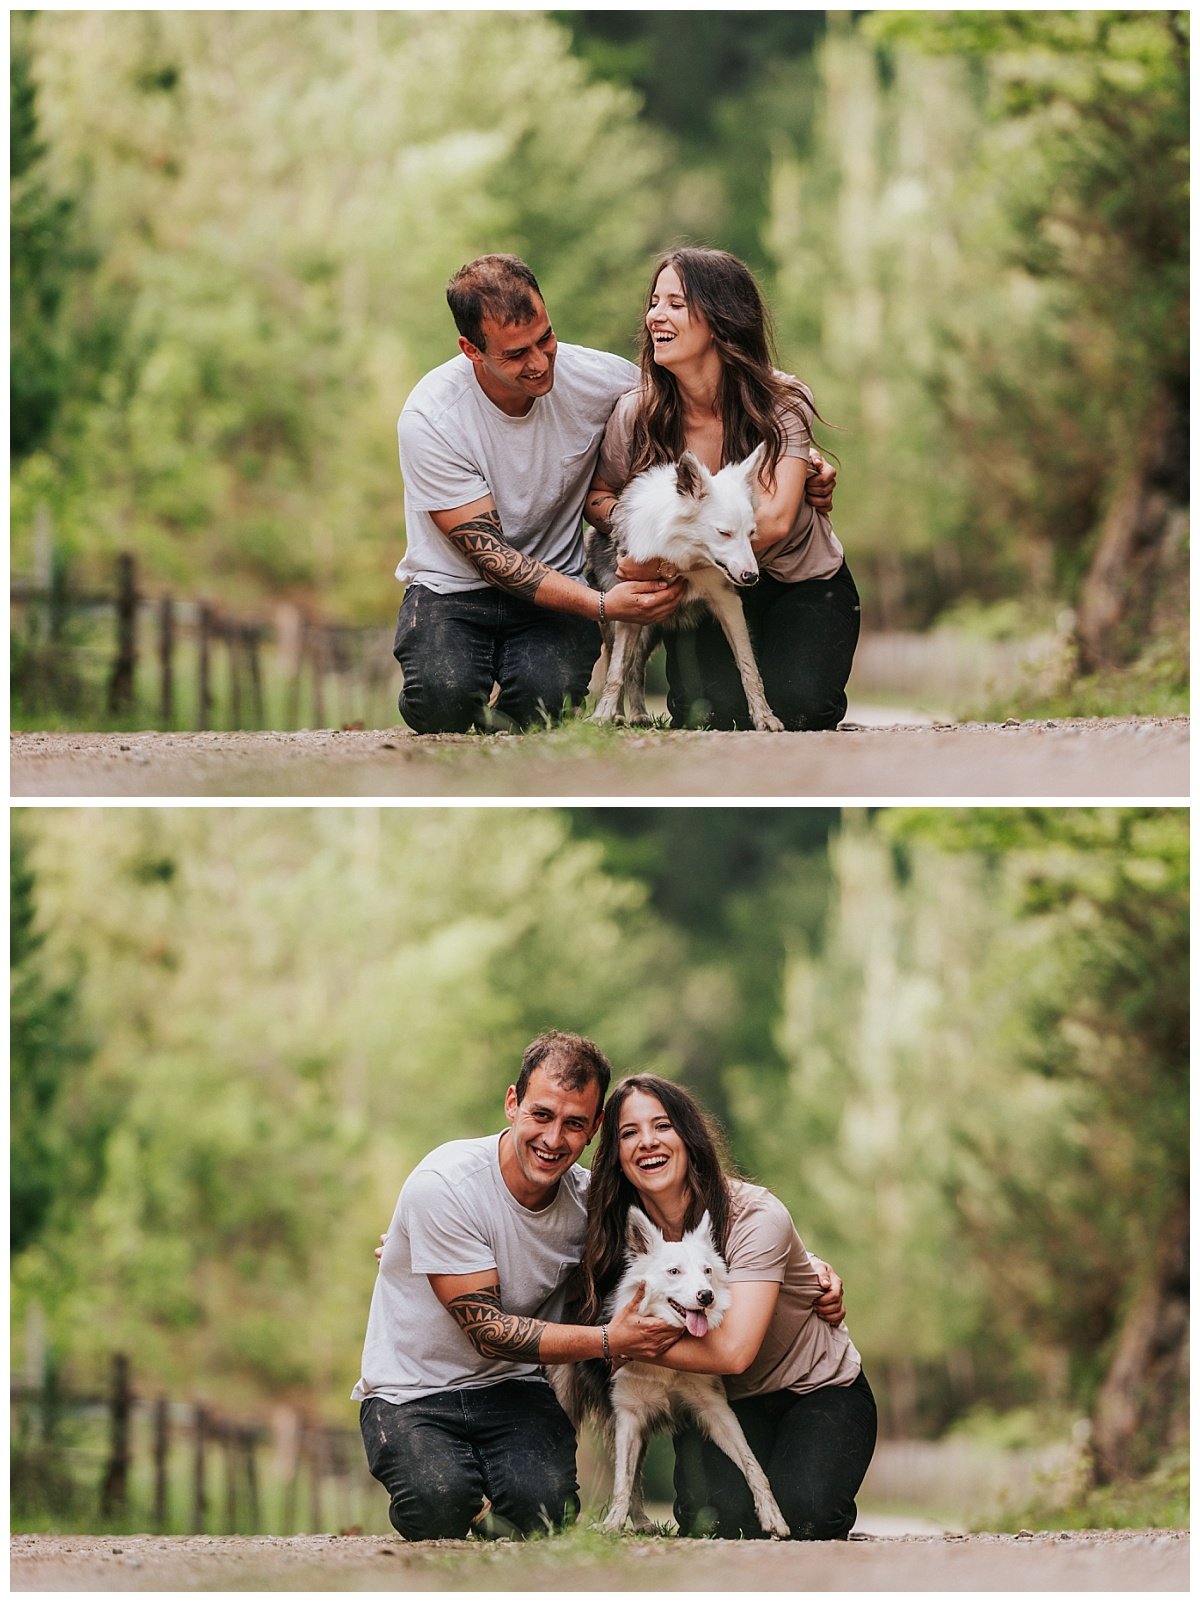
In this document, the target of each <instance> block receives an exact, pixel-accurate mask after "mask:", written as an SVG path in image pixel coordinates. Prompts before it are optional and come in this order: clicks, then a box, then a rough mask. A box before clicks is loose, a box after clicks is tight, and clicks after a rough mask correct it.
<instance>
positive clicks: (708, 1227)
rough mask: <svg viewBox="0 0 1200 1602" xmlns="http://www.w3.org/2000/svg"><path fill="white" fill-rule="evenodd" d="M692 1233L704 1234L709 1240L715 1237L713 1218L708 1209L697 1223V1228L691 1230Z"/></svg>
mask: <svg viewBox="0 0 1200 1602" xmlns="http://www.w3.org/2000/svg"><path fill="white" fill-rule="evenodd" d="M690 1233H691V1234H693V1235H704V1236H706V1237H707V1238H708V1239H709V1240H711V1239H712V1238H713V1233H712V1219H711V1218H710V1217H709V1216H708V1212H707V1211H705V1214H704V1217H703V1218H702V1219H701V1220H700V1222H699V1223H698V1224H697V1225H696V1227H695V1229H693V1230H691V1231H690Z"/></svg>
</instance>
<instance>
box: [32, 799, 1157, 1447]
mask: <svg viewBox="0 0 1200 1602" xmlns="http://www.w3.org/2000/svg"><path fill="white" fill-rule="evenodd" d="M16 842H17V852H18V861H19V867H20V871H19V872H18V873H17V874H16V875H15V876H14V879H13V896H14V920H15V921H14V928H15V930H16V931H17V934H18V936H19V938H17V939H15V940H14V943H13V965H14V966H13V978H14V1013H15V1020H16V1028H15V1030H14V1049H13V1087H14V1092H13V1093H14V1103H13V1106H14V1119H13V1140H14V1172H15V1173H16V1174H18V1175H21V1174H23V1173H26V1172H29V1171H36V1172H38V1173H40V1174H43V1175H48V1176H49V1181H50V1183H49V1185H48V1186H46V1185H44V1186H43V1187H42V1191H41V1192H38V1193H37V1194H36V1195H34V1196H33V1198H32V1200H30V1199H29V1198H28V1197H26V1196H25V1194H24V1192H22V1191H20V1190H18V1193H17V1196H16V1200H15V1203H14V1211H13V1231H14V1234H13V1244H14V1252H15V1256H14V1261H13V1301H12V1312H13V1319H14V1340H15V1341H16V1342H17V1343H18V1349H19V1343H20V1340H21V1338H22V1330H23V1321H24V1317H25V1312H26V1309H27V1308H28V1307H29V1306H30V1305H31V1303H33V1302H35V1301H36V1302H38V1303H40V1304H41V1305H42V1307H43V1308H44V1309H45V1310H46V1314H47V1317H48V1321H49V1327H50V1331H51V1341H52V1345H53V1346H54V1348H55V1349H56V1351H57V1352H58V1354H59V1355H60V1357H61V1358H62V1359H63V1360H64V1361H65V1362H66V1363H67V1365H68V1368H69V1369H74V1370H75V1371H76V1372H82V1373H88V1372H90V1368H89V1365H92V1364H94V1363H96V1361H97V1359H98V1353H97V1348H96V1331H98V1330H102V1331H103V1332H104V1341H105V1343H106V1345H107V1346H112V1347H118V1346H119V1347H122V1348H124V1349H126V1350H128V1351H129V1352H130V1353H131V1354H132V1356H133V1362H134V1368H135V1371H136V1372H137V1374H138V1375H139V1376H141V1378H142V1381H143V1382H144V1383H146V1384H150V1383H153V1384H154V1385H162V1386H164V1387H167V1388H172V1389H175V1390H176V1392H177V1393H178V1394H182V1395H192V1394H200V1395H205V1396H207V1397H208V1398H209V1399H210V1400H212V1401H214V1402H218V1403H219V1404H221V1405H225V1406H234V1405H238V1404H242V1405H248V1404H250V1403H251V1402H254V1403H258V1402H261V1401H263V1400H265V1399H267V1398H280V1397H284V1398H288V1399H291V1400H293V1401H295V1400H301V1399H302V1400H303V1401H304V1402H305V1403H306V1404H307V1405H308V1406H309V1407H310V1408H311V1409H313V1410H314V1411H316V1412H318V1413H324V1414H325V1416H327V1417H328V1418H330V1419H331V1420H337V1419H346V1418H348V1417H349V1410H348V1404H347V1400H346V1399H347V1396H348V1392H349V1388H350V1386H351V1385H352V1383H353V1381H354V1379H355V1377H356V1374H357V1364H358V1357H359V1350H360V1344H361V1339H362V1332H363V1328H364V1323H365V1317H366V1309H367V1305H368V1302H369V1299H370V1291H371V1283H372V1277H373V1273H374V1262H373V1260H372V1257H371V1247H372V1245H373V1243H374V1240H375V1237H376V1236H377V1234H378V1232H379V1231H380V1229H382V1228H383V1227H384V1226H385V1225H386V1223H387V1220H388V1218H389V1217H390V1216H391V1211H392V1207H393V1205H394V1201H395V1197H396V1194H397V1192H398V1190H399V1188H400V1185H401V1183H402V1182H403V1180H404V1178H405V1176H406V1175H407V1173H408V1172H409V1171H410V1169H411V1168H412V1166H413V1165H414V1163H415V1162H416V1161H417V1160H419V1158H420V1157H421V1156H423V1155H424V1153H425V1152H426V1151H427V1150H429V1149H430V1148H431V1147H433V1146H434V1145H436V1144H438V1143H439V1142H441V1141H442V1140H445V1139H450V1138H454V1137H457V1136H462V1135H470V1134H475V1133H481V1132H484V1131H486V1130H489V1129H494V1128H497V1127H499V1126H500V1124H501V1119H502V1113H501V1108H502V1099H503V1093H504V1089H505V1086H506V1085H507V1084H508V1083H509V1082H510V1080H511V1079H512V1077H513V1076H514V1073H515V1068H516V1065H517V1063H518V1061H519V1056H520V1052H521V1050H522V1048H523V1047H524V1045H525V1043H526V1042H527V1041H528V1040H529V1039H530V1038H531V1037H532V1036H533V1035H534V1034H535V1033H536V1032H537V1031H538V1030H539V1029H541V1028H543V1027H547V1026H561V1027H569V1028H575V1029H579V1030H582V1031H584V1032H586V1033H589V1034H591V1035H593V1036H594V1037H595V1038H597V1039H598V1040H600V1042H601V1043H602V1044H603V1046H604V1047H605V1049H606V1050H607V1052H608V1053H609V1055H610V1056H611V1058H612V1060H613V1063H614V1065H615V1066H616V1068H617V1069H618V1071H628V1070H632V1069H634V1068H641V1069H653V1070H657V1071H660V1072H663V1073H666V1074H668V1075H670V1076H672V1077H676V1078H680V1079H682V1080H683V1081H684V1082H686V1083H688V1084H690V1085H691V1086H692V1087H693V1088H694V1089H695V1090H696V1091H697V1093H698V1094H700V1095H701V1096H702V1098H703V1099H704V1100H705V1101H706V1103H708V1104H709V1105H710V1106H711V1107H713V1108H714V1109H716V1110H718V1111H719V1112H720V1113H721V1114H722V1116H723V1118H724V1121H725V1123H726V1125H727V1127H728V1130H729V1133H730V1137H731V1143H732V1147H733V1151H734V1153H735V1156H736V1158H737V1160H738V1161H739V1163H740V1164H741V1165H742V1167H743V1169H744V1170H745V1171H747V1172H748V1173H750V1174H751V1175H753V1176H754V1177H756V1178H758V1179H759V1180H761V1181H762V1182H764V1183H766V1184H768V1185H770V1186H771V1187H772V1188H773V1189H775V1190H776V1191H777V1192H778V1194H779V1195H781V1196H782V1197H783V1199H784V1200H785V1201H786V1202H787V1204H788V1205H789V1207H791V1209H792V1210H793V1213H794V1216H795V1218H796V1220H797V1224H798V1227H799V1229H800V1232H801V1235H802V1237H803V1238H804V1239H805V1241H806V1243H808V1244H810V1245H811V1246H812V1247H813V1248H814V1249H816V1250H819V1251H821V1252H822V1253H824V1254H825V1255H827V1256H828V1257H829V1258H830V1259H831V1260H832V1261H833V1262H834V1263H835V1264H836V1265H837V1267H838V1268H839V1270H840V1271H841V1272H842V1274H843V1275H844V1277H845V1279H846V1281H847V1284H848V1287H849V1290H848V1302H849V1312H850V1328H851V1331H852V1333H853V1335H854V1337H855V1339H856V1341H857V1342H858V1344H859V1346H860V1348H861V1350H862V1351H863V1353H864V1357H865V1359H866V1363H867V1366H868V1369H869V1371H870V1373H871V1374H872V1376H873V1378H874V1379H875V1381H876V1388H877V1390H878V1391H879V1393H880V1398H881V1403H882V1407H883V1413H884V1419H885V1423H886V1426H887V1428H889V1429H890V1430H892V1431H901V1432H906V1431H917V1432H932V1431H937V1430H939V1429H941V1428H943V1427H944V1426H946V1425H947V1424H948V1423H950V1422H951V1421H953V1420H955V1419H961V1418H963V1417H966V1416H968V1415H970V1414H971V1413H972V1411H973V1410H978V1409H980V1408H989V1409H993V1410H1003V1409H1006V1408H1012V1407H1016V1406H1025V1407H1031V1408H1035V1409H1038V1410H1040V1411H1041V1413H1042V1415H1043V1418H1044V1421H1045V1427H1046V1428H1047V1429H1050V1428H1052V1427H1053V1421H1054V1420H1055V1419H1061V1418H1064V1417H1068V1418H1069V1417H1072V1416H1078V1415H1079V1414H1080V1413H1081V1412H1087V1411H1088V1409H1089V1408H1090V1407H1091V1405H1092V1402H1093V1400H1094V1398H1095V1394H1096V1388H1097V1385H1098V1383H1099V1381H1100V1379H1101V1377H1102V1375H1103V1373H1104V1371H1105V1369H1106V1366H1107V1364H1108V1362H1109V1360H1110V1358H1111V1356H1112V1353H1113V1350H1114V1346H1115V1342H1116V1341H1117V1339H1118V1338H1119V1335H1120V1331H1121V1328H1122V1324H1123V1321H1124V1319H1125V1317H1126V1315H1127V1314H1128V1312H1129V1310H1130V1309H1131V1308H1132V1307H1134V1306H1135V1305H1136V1304H1137V1303H1138V1301H1139V1298H1141V1297H1143V1296H1144V1295H1145V1294H1146V1288H1147V1284H1148V1283H1149V1279H1150V1277H1151V1276H1152V1274H1153V1271H1154V1249H1155V1241H1156V1239H1157V1237H1158V1235H1159V1234H1160V1233H1161V1231H1162V1228H1163V1225H1164V1220H1166V1219H1167V1218H1169V1217H1170V1215H1171V1214H1172V1212H1173V1210H1174V1209H1176V1208H1178V1206H1179V1205H1180V1203H1181V1199H1184V1200H1185V1199H1186V1193H1187V1157H1188V1141H1187V1097H1188V1084H1187V1038H1188V1036H1187V1007H1188V985H1187V972H1188V965H1187V952H1188V945H1187V939H1188V870H1187V814H1186V811H1185V810H1184V809H1177V810H1162V811H1157V812H1155V811H1134V810H1127V811H1078V810H1075V809H1064V810H1062V811H1053V812H1048V813H1039V812H1034V811H1029V810H1025V809H1010V810H1005V811H1000V812H995V813H992V812H988V811H987V810H984V811H982V812H979V813H969V812H968V813H957V812H954V811H944V810H939V811H931V812H921V811H917V812H883V813H879V814H874V815H863V814H857V813H847V814H844V815H842V816H839V815H837V814H831V813H824V814H821V813H808V812H803V811H791V812H783V811H780V812H773V811H771V810H770V809H767V810H763V811H760V810H758V809H744V810H739V809H722V810H716V809H699V810H691V809H689V810H682V811H681V810H674V809H670V808H648V809H643V808H637V809H612V810H610V811H609V812H608V813H607V814H606V815H602V816H598V817H594V816H591V815H589V814H588V813H587V812H586V811H582V810H581V811H579V812H564V811H559V810H555V809H524V808H498V809H477V808H462V809H430V810H426V809H411V810H408V809H406V810H404V811H396V810H388V811H379V810H376V809H373V808H361V809H351V810H346V809H312V810H309V809H298V810H288V811H286V812H278V811H264V810H261V809H254V808H245V809H237V808H235V809H221V810H220V811H211V810H207V809H186V808H185V809H174V810H171V811H157V812H155V811H149V810H144V809H129V810H125V809H121V810H113V809H110V810H107V811H105V810H96V809H86V808H83V809H79V808H70V809H53V810H39V811H37V812H30V811H25V812H19V813H18V814H16ZM38 1019H45V1020H49V1023H48V1025H47V1026H45V1027H42V1026H39V1025H37V1020H38ZM49 1035H52V1036H53V1038H54V1041H55V1053H56V1055H55V1056H54V1059H53V1061H51V1062H48V1060H47V1057H46V1055H45V1048H44V1042H45V1040H46V1038H47V1037H48V1036H49ZM72 1043H77V1044H80V1045H81V1046H85V1047H86V1049H78V1050H72V1049H70V1048H71V1045H72ZM47 1085H49V1087H50V1088H49V1092H48V1093H47V1089H46V1087H47ZM38 1087H41V1089H40V1091H39V1090H38ZM37 1094H40V1095H41V1102H40V1106H41V1117H40V1119H39V1120H34V1119H31V1118H29V1117H27V1116H25V1115H24V1113H23V1112H22V1109H23V1108H24V1107H25V1106H26V1105H27V1104H28V1100H29V1097H30V1096H31V1095H37ZM47 1149H49V1150H50V1151H51V1152H52V1153H53V1154H55V1155H56V1156H57V1158H58V1164H57V1166H55V1165H54V1164H53V1163H51V1164H50V1165H49V1166H47V1164H46V1163H45V1162H44V1161H43V1158H44V1155H45V1151H46V1150H47ZM39 1164H40V1166H39ZM1183 1416H1184V1418H1186V1410H1185V1412H1184V1414H1183ZM1167 1444H1169V1443H1168V1442H1167V1441H1159V1442H1158V1443H1157V1445H1156V1450H1161V1449H1163V1448H1164V1447H1165V1446H1166V1445H1167Z"/></svg>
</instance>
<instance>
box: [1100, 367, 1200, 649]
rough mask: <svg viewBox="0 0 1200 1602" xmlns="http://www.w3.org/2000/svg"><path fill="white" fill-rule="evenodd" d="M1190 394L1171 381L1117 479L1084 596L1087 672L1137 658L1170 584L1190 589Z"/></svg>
mask: <svg viewBox="0 0 1200 1602" xmlns="http://www.w3.org/2000/svg"><path fill="white" fill-rule="evenodd" d="M1188 498H1189V461H1188V397H1187V393H1186V391H1185V390H1180V389H1179V388H1178V387H1176V386H1168V387H1167V388H1165V389H1164V391H1163V393H1162V394H1161V396H1160V397H1159V400H1158V403H1157V404H1156V405H1155V407H1154V408H1153V410H1152V412H1151V415H1150V418H1149V421H1148V423H1147V426H1146V429H1145V433H1144V435H1143V438H1142V443H1141V448H1140V449H1139V451H1138V453H1137V458H1136V460H1135V462H1134V463H1133V465H1132V466H1131V467H1130V469H1129V471H1128V473H1127V474H1126V476H1125V478H1124V480H1123V481H1122V482H1121V483H1120V484H1119V485H1118V487H1117V490H1116V493H1115V494H1114V496H1113V499H1112V502H1111V504H1110V506H1109V510H1108V513H1107V515H1106V516H1105V519H1104V522H1103V524H1102V526H1101V530H1100V539H1099V543H1098V545H1097V547H1096V552H1095V555H1094V556H1093V558H1092V563H1091V566H1090V567H1089V569H1088V572H1087V575H1086V577H1085V578H1084V581H1083V588H1082V590H1081V592H1080V597H1079V609H1078V623H1077V625H1076V637H1077V647H1078V663H1079V668H1080V671H1081V672H1083V673H1093V672H1095V671H1096V670H1097V669H1098V668H1104V667H1115V666H1119V665H1120V664H1121V663H1123V662H1129V661H1132V660H1133V659H1134V658H1135V657H1136V656H1137V655H1138V654H1139V653H1140V651H1141V650H1142V649H1143V648H1144V646H1145V644H1146V641H1147V639H1148V638H1149V636H1150V635H1151V633H1152V632H1153V631H1154V625H1155V614H1156V612H1157V611H1158V609H1159V607H1160V604H1161V603H1162V601H1163V599H1164V595H1167V596H1168V597H1169V592H1170V590H1171V589H1172V588H1173V587H1175V586H1179V587H1181V589H1182V592H1183V593H1186V591H1187V552H1186V543H1185V536H1186V531H1187V513H1188Z"/></svg>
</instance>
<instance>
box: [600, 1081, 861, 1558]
mask: <svg viewBox="0 0 1200 1602" xmlns="http://www.w3.org/2000/svg"><path fill="white" fill-rule="evenodd" d="M632 1202H636V1203H637V1205H638V1206H639V1207H640V1208H641V1209H642V1210H643V1212H645V1213H646V1214H648V1216H649V1217H650V1218H651V1219H652V1220H653V1222H654V1223H655V1224H656V1225H657V1226H658V1228H659V1229H661V1230H662V1232H663V1234H664V1235H666V1236H667V1238H668V1239H670V1240H679V1239H681V1238H682V1236H683V1234H684V1233H685V1231H687V1230H689V1229H694V1228H695V1227H696V1225H697V1224H698V1223H699V1221H700V1219H701V1217H702V1216H703V1214H704V1212H705V1210H707V1211H708V1214H709V1217H710V1219H711V1221H712V1226H713V1233H714V1236H715V1238H716V1241H717V1245H718V1246H719V1247H720V1249H721V1252H722V1255H723V1256H724V1258H725V1261H726V1262H727V1264H728V1265H729V1271H730V1276H731V1280H732V1284H731V1287H730V1288H731V1290H732V1293H733V1302H732V1305H731V1306H730V1308H729V1311H728V1312H727V1313H726V1314H725V1317H724V1319H723V1320H722V1321H721V1324H720V1326H719V1328H717V1329H715V1330H710V1331H709V1333H708V1334H707V1335H706V1336H704V1337H703V1338H702V1339H695V1338H693V1337H692V1336H690V1335H684V1336H681V1337H680V1339H679V1340H678V1341H677V1342H676V1343H675V1345H674V1346H672V1347H671V1348H670V1349H669V1350H668V1351H667V1352H666V1353H664V1355H663V1356H662V1357H660V1358H659V1359H657V1361H658V1362H659V1363H661V1364H663V1365H664V1366H665V1367H667V1368H675V1369H683V1370H687V1371H690V1372H693V1373H702V1374H722V1375H726V1376H728V1378H727V1381H726V1390H727V1392H728V1395H729V1400H730V1404H731V1405H732V1407H733V1410H734V1412H735V1413H736V1414H737V1416H738V1419H739V1421H740V1423H741V1425H742V1428H743V1430H744V1431H745V1433H746V1439H747V1440H748V1441H749V1443H750V1446H751V1449H752V1450H753V1452H754V1454H755V1456H756V1457H757V1458H758V1461H759V1462H760V1463H761V1464H762V1466H763V1469H764V1470H765V1471H766V1475H767V1479H768V1480H769V1481H770V1484H771V1490H772V1491H773V1492H774V1495H775V1500H776V1501H777V1502H778V1504H779V1507H780V1510H781V1511H782V1513H783V1515H784V1517H785V1518H786V1519H787V1521H788V1526H789V1528H790V1529H791V1532H792V1535H793V1537H794V1538H795V1539H796V1540H812V1541H822V1540H824V1541H844V1540H845V1539H846V1538H847V1536H848V1535H849V1533H850V1530H851V1529H852V1527H853V1525H854V1520H855V1518H856V1516H857V1509H856V1507H855V1503H854V1498H855V1495H856V1493H857V1491H858V1488H859V1486H860V1485H861V1484H862V1479H863V1476H864V1474H865V1473H866V1471H867V1465H868V1464H869V1463H870V1461H871V1454H872V1452H873V1451H874V1449H875V1428H876V1419H875V1399H874V1397H873V1396H872V1394H871V1387H870V1386H869V1385H868V1383H867V1379H866V1376H865V1375H864V1374H863V1372H862V1362H861V1359H860V1358H859V1355H858V1352H857V1351H856V1350H855V1348H854V1344H853V1342H852V1341H851V1339H850V1337H849V1335H848V1334H847V1332H846V1329H845V1326H844V1325H840V1326H838V1327H836V1328H835V1327H833V1326H831V1325H830V1324H827V1323H825V1322H823V1321H822V1319H821V1318H820V1317H819V1316H818V1314H817V1312H816V1311H815V1303H816V1302H817V1300H818V1299H819V1298H820V1296H821V1286H820V1283H819V1280H818V1277H817V1271H816V1269H815V1268H814V1267H813V1264H812V1260H811V1259H810V1257H809V1254H808V1252H807V1251H806V1250H805V1248H804V1245H803V1244H802V1242H801V1240H800V1237H799V1236H798V1235H797V1233H796V1229H795V1226H794V1224H793V1223H792V1220H791V1217H790V1216H789V1214H788V1211H787V1208H786V1207H784V1205H783V1203H782V1202H780V1201H779V1200H778V1199H777V1198H776V1197H774V1196H773V1195H772V1194H771V1193H770V1191H768V1190H764V1189H763V1188H762V1186H761V1185H752V1184H750V1183H748V1182H747V1181H745V1180H742V1179H739V1178H736V1177H733V1176H732V1175H731V1174H729V1173H728V1172H727V1164H724V1163H723V1161H722V1156H721V1146H720V1139H719V1136H718V1135H717V1133H716V1131H715V1130H714V1128H713V1126H712V1125H711V1123H710V1122H709V1120H708V1119H707V1117H706V1116H705V1114H704V1113H703V1112H702V1111H701V1109H700V1107H699V1106H698V1105H697V1104H696V1102H695V1101H694V1100H693V1099H692V1097H691V1096H690V1095H689V1094H688V1092H687V1091H685V1090H682V1089H680V1087H679V1086H678V1085H673V1084H671V1083H670V1082H669V1081H668V1080H665V1079H660V1078H658V1077H657V1076H656V1075H654V1074H631V1075H630V1076H629V1077H628V1078H626V1079H623V1080H622V1081H621V1082H620V1084H619V1085H617V1086H616V1088H615V1089H614V1090H613V1092H612V1094H611V1096H610V1097H609V1101H608V1105H607V1106H606V1108H605V1110H604V1121H603V1124H602V1127H601V1133H600V1142H599V1145H598V1147H597V1150H596V1157H595V1160H594V1162H593V1163H592V1178H591V1184H590V1186H589V1188H588V1226H587V1245H586V1247H585V1251H584V1260H583V1269H582V1273H583V1288H584V1308H583V1316H584V1318H586V1319H588V1320H591V1321H596V1322H598V1321H599V1318H600V1313H601V1308H602V1307H603V1304H604V1300H605V1298H606V1297H607V1296H608V1295H609V1294H610V1292H611V1291H612V1289H613V1287H614V1286H615V1285H616V1284H617V1282H618V1280H619V1279H620V1277H621V1273H622V1270H623V1268H624V1259H625V1245H624V1243H625V1218H626V1214H627V1213H628V1210H629V1206H630V1203H632ZM675 1496H676V1500H675V1517H676V1519H677V1521H678V1523H679V1528H680V1530H681V1532H682V1533H683V1534H685V1535H690V1534H697V1533H704V1534H713V1535H717V1536H723V1537H736V1536H739V1535H746V1536H758V1537H761V1536H762V1534H763V1531H762V1530H761V1529H760V1527H759V1524H758V1520H757V1518H756V1517H755V1513H754V1505H753V1502H752V1501H751V1498H750V1492H749V1488H748V1487H747V1485H746V1482H745V1480H744V1479H743V1478H742V1475H741V1473H740V1471H739V1470H738V1469H737V1468H736V1467H735V1465H734V1464H733V1463H732V1462H730V1460H729V1459H728V1458H727V1457H726V1456H725V1454H724V1453H723V1452H722V1451H720V1450H719V1449H718V1448H717V1447H715V1446H713V1445H712V1443H711V1442H710V1441H707V1440H705V1439H703V1438H702V1437H701V1436H700V1435H699V1433H698V1432H697V1431H695V1430H685V1431H684V1432H683V1433H682V1434H680V1435H678V1436H676V1438H675Z"/></svg>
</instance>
